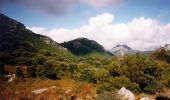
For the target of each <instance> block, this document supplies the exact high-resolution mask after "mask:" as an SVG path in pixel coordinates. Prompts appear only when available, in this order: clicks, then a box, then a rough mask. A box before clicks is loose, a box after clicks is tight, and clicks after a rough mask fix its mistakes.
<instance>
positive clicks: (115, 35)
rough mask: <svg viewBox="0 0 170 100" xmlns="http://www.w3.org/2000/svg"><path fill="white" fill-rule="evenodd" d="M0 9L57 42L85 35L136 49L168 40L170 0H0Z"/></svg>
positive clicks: (168, 41) (144, 48)
mask: <svg viewBox="0 0 170 100" xmlns="http://www.w3.org/2000/svg"><path fill="white" fill-rule="evenodd" d="M0 13H3V14H5V15H7V16H9V17H11V18H13V19H15V20H17V21H19V22H21V23H23V24H24V25H25V26H26V27H27V28H29V29H30V30H32V31H33V32H35V33H38V34H42V35H46V36H49V37H51V38H52V39H53V40H55V41H57V42H64V41H69V40H71V39H75V38H78V37H86V38H90V39H93V40H96V41H97V42H99V43H100V44H102V45H103V46H104V47H105V48H106V49H111V48H112V47H113V46H115V45H118V44H127V45H129V46H130V47H132V48H133V49H137V50H153V49H154V48H156V47H158V46H160V45H164V44H166V43H170V18H169V16H170V0H0Z"/></svg>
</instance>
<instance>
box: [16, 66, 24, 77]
mask: <svg viewBox="0 0 170 100" xmlns="http://www.w3.org/2000/svg"><path fill="white" fill-rule="evenodd" d="M16 77H19V78H22V77H23V72H22V70H21V68H20V67H17V68H16Z"/></svg>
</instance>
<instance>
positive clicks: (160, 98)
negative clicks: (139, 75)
mask: <svg viewBox="0 0 170 100" xmlns="http://www.w3.org/2000/svg"><path fill="white" fill-rule="evenodd" d="M156 100H170V98H169V97H167V96H164V95H159V96H157V97H156Z"/></svg>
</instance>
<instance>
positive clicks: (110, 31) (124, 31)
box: [29, 13, 170, 50]
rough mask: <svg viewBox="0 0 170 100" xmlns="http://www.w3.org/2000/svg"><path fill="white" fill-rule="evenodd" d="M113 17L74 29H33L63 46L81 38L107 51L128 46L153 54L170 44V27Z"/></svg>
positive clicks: (101, 17) (99, 17) (102, 17)
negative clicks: (159, 47) (66, 42)
mask: <svg viewBox="0 0 170 100" xmlns="http://www.w3.org/2000/svg"><path fill="white" fill-rule="evenodd" d="M114 20H115V18H114V15H112V14H110V13H104V14H101V15H97V16H95V17H91V18H89V20H88V24H87V25H83V26H81V27H79V28H75V29H65V28H54V29H47V28H41V27H30V28H29V29H30V30H32V31H33V32H35V33H38V34H42V35H46V36H49V37H50V38H52V39H53V40H55V41H57V42H59V43H61V42H64V41H69V40H72V39H75V38H78V37H85V38H89V39H92V40H95V41H97V42H98V43H100V44H102V45H103V46H104V47H105V48H106V49H111V48H112V47H113V46H115V45H117V44H127V45H129V46H130V47H132V48H133V49H137V50H152V49H154V48H155V47H158V46H160V45H164V44H166V43H170V23H168V24H166V25H161V24H160V23H159V22H158V21H157V20H155V19H150V18H144V17H140V18H134V19H132V20H131V21H129V22H127V23H114Z"/></svg>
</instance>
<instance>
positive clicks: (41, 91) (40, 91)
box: [32, 86, 56, 94]
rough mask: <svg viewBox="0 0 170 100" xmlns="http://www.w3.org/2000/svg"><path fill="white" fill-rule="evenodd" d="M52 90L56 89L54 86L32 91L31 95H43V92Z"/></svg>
mask: <svg viewBox="0 0 170 100" xmlns="http://www.w3.org/2000/svg"><path fill="white" fill-rule="evenodd" d="M54 88H56V86H52V87H50V88H43V89H38V90H34V91H32V93H33V94H41V93H43V92H45V91H47V90H49V89H54Z"/></svg>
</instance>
